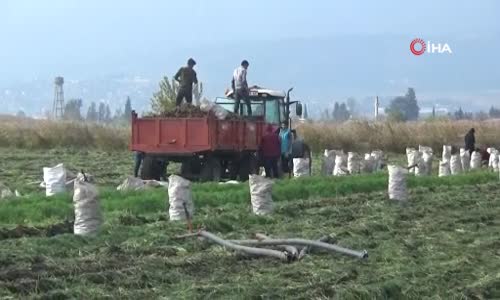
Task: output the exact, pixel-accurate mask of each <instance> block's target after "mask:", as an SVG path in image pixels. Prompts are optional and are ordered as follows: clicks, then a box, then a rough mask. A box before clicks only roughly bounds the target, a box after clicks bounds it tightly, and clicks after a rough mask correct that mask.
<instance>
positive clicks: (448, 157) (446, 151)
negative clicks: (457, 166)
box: [442, 145, 451, 162]
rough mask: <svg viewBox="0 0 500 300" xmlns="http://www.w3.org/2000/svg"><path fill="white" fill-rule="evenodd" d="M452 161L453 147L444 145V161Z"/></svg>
mask: <svg viewBox="0 0 500 300" xmlns="http://www.w3.org/2000/svg"><path fill="white" fill-rule="evenodd" d="M450 160H451V146H449V145H444V146H443V157H442V161H446V162H450Z"/></svg>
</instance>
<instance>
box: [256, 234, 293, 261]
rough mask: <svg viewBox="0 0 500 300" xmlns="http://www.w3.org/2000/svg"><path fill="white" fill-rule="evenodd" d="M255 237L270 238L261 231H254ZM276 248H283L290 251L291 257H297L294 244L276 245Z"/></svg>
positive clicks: (260, 238)
mask: <svg viewBox="0 0 500 300" xmlns="http://www.w3.org/2000/svg"><path fill="white" fill-rule="evenodd" d="M255 237H256V238H257V239H259V240H270V239H271V238H270V237H268V236H267V235H265V234H262V233H256V234H255ZM276 247H277V248H279V249H283V250H285V251H286V252H288V253H290V255H291V257H292V259H297V258H298V257H299V250H297V247H295V246H290V245H276Z"/></svg>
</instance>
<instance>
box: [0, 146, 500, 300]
mask: <svg viewBox="0 0 500 300" xmlns="http://www.w3.org/2000/svg"><path fill="white" fill-rule="evenodd" d="M53 151H54V152H43V151H41V150H36V151H29V152H28V151H24V150H20V151H18V152H17V153H15V152H11V151H8V150H7V149H3V150H2V152H1V154H0V155H1V157H2V162H7V163H8V164H9V165H7V167H6V168H2V173H1V174H0V178H2V180H3V181H4V182H5V183H8V184H10V185H14V186H12V188H14V187H17V188H23V187H24V186H25V183H26V182H29V181H37V180H38V181H39V180H41V168H42V167H43V166H46V165H51V163H57V162H60V161H61V160H62V161H64V162H65V164H68V165H69V166H70V169H72V168H74V169H75V170H78V169H79V168H83V167H85V168H86V169H88V172H89V173H92V174H94V175H95V176H96V177H97V179H98V185H99V187H100V200H101V207H102V210H103V213H104V218H105V224H104V226H103V228H102V231H101V233H100V234H99V235H98V236H97V237H85V238H83V237H78V236H74V235H72V234H71V233H70V232H71V230H72V225H71V220H72V218H73V208H72V203H71V195H70V194H67V195H60V196H57V197H54V198H49V199H47V198H45V197H44V196H43V193H42V191H40V190H39V189H38V188H37V187H36V185H35V186H34V187H33V188H31V189H27V190H23V191H25V192H26V193H29V195H28V196H26V197H23V198H20V199H12V200H5V201H3V202H1V203H0V244H1V247H0V265H1V266H2V267H1V268H0V298H2V299H4V298H5V299H18V298H28V299H71V298H86V299H94V298H121V299H130V298H136V299H137V298H142V299H151V298H162V297H163V298H168V299H202V298H203V299H205V298H216V299H220V298H223V299H224V298H225V299H235V298H238V299H248V298H256V299H275V298H283V299H330V298H334V299H388V298H392V299H415V298H441V299H452V298H461V299H492V298H498V297H500V275H499V273H498V270H499V269H500V263H498V261H499V260H498V256H499V254H500V252H499V250H498V249H499V247H498V245H499V244H500V238H498V234H497V233H498V231H499V230H500V222H499V221H498V218H497V216H498V214H499V213H500V204H499V201H498V200H500V190H499V182H498V175H497V174H494V173H489V172H486V171H485V172H476V173H469V174H464V175H458V176H453V177H444V178H438V177H437V176H432V177H423V178H416V177H410V178H409V183H408V184H409V187H410V191H411V192H410V200H409V201H408V202H407V203H404V204H402V203H396V202H391V201H388V200H387V196H386V189H387V175H386V174H385V173H378V174H373V175H361V176H352V177H342V178H333V177H311V178H303V179H293V180H283V181H280V182H278V183H276V184H275V187H274V189H273V199H274V201H275V213H274V214H273V215H272V216H267V217H257V216H254V215H252V213H251V209H250V201H249V198H250V197H249V191H248V185H247V184H237V185H219V184H213V183H212V184H194V185H193V198H194V199H193V200H194V203H195V207H196V211H195V216H194V220H193V221H194V226H195V227H197V226H199V225H203V226H205V227H206V229H207V230H209V231H210V232H213V233H215V234H217V235H219V236H221V237H223V238H225V239H247V238H252V236H253V234H255V233H257V232H261V233H267V234H268V235H270V236H273V237H301V238H307V239H317V238H320V237H322V236H324V235H332V236H334V237H335V239H336V240H337V243H338V244H339V245H342V246H345V247H349V248H353V249H356V250H363V249H366V250H367V251H368V253H369V258H368V259H367V260H359V259H355V258H351V257H347V256H342V255H339V254H331V253H325V252H313V253H311V254H309V255H307V256H306V257H305V258H304V259H303V260H301V261H295V262H290V263H283V262H280V261H277V260H273V259H269V258H249V257H246V256H243V255H239V254H235V253H233V252H229V251H226V250H224V249H223V248H221V247H219V246H216V245H213V244H210V243H208V242H204V241H199V240H196V239H184V240H179V239H175V238H174V237H175V236H176V235H179V234H183V233H186V224H185V223H183V222H170V221H168V211H167V210H168V206H167V193H166V191H165V190H162V189H161V188H160V189H154V190H150V191H143V192H131V193H120V192H117V191H116V190H115V187H116V185H117V184H118V183H119V182H120V181H121V180H122V179H123V177H124V174H130V173H131V172H132V157H131V154H130V153H129V152H117V153H113V152H99V151H88V152H87V156H85V155H82V154H81V153H82V150H79V151H76V152H71V151H67V150H59V151H60V152H57V150H53ZM83 153H85V152H84V151H83ZM30 155H31V156H30ZM393 157H394V159H396V160H401V157H398V156H393ZM2 166H3V165H2ZM21 167H22V170H23V171H22V172H21V171H19V170H20V169H21ZM315 169H317V165H316V166H315Z"/></svg>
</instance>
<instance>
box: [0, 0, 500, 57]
mask: <svg viewBox="0 0 500 300" xmlns="http://www.w3.org/2000/svg"><path fill="white" fill-rule="evenodd" d="M499 16H500V1H496V0H478V1H471V0H440V1H436V0H418V1H398V0H392V1H387V0H378V1H360V0H344V1H333V0H316V1H315V0H309V1H298V0H296V1H293V0H289V1H284V0H281V1H277V0H252V1H229V0H213V1H208V0H182V1H168V0H156V1H154V0H141V1H139V0H137V1H133V0H121V1H102V0H78V1H77V0H46V1H45V0H44V1H40V0H2V1H0V35H1V37H2V45H3V46H2V48H4V50H3V51H2V52H1V53H2V58H1V60H0V64H1V63H2V62H3V60H4V59H6V57H5V56H9V55H15V54H16V53H17V51H19V50H20V49H21V48H24V47H28V48H31V47H32V46H34V45H36V46H37V47H40V48H42V49H41V50H51V51H57V50H58V49H60V48H61V47H62V48H67V47H75V48H78V47H83V48H86V47H89V46H88V45H89V44H99V45H101V47H102V48H108V47H111V48H115V47H117V46H123V44H124V43H133V44H137V43H147V44H145V47H146V46H150V45H151V42H155V41H156V42H158V43H160V42H161V43H179V42H182V43H199V42H200V41H212V42H217V41H231V40H245V39H261V38H264V39H281V38H287V37H304V36H325V35H332V34H352V33H363V34H366V33H370V34H380V33H397V34H408V35H415V36H423V35H430V34H433V35H453V36H455V37H458V36H471V35H472V36H475V35H493V34H498V33H500V17H499ZM153 45H154V44H153ZM4 46H5V47H4ZM5 48H6V49H5ZM31 50H34V49H31ZM7 59H8V58H7Z"/></svg>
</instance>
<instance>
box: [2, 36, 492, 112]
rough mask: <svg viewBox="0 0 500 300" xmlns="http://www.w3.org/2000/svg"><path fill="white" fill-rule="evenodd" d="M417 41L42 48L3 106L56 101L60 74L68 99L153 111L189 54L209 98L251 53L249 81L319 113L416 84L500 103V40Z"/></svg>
mask: <svg viewBox="0 0 500 300" xmlns="http://www.w3.org/2000/svg"><path fill="white" fill-rule="evenodd" d="M413 38H414V37H413V36H396V35H346V36H334V37H327V38H310V39H286V40H260V41H259V40H257V41H252V40H249V41H247V42H236V43H233V44H227V43H226V44H216V45H214V44H212V45H210V44H208V45H180V46H178V47H177V48H176V49H175V50H174V49H172V47H171V45H162V46H160V47H154V48H151V49H149V48H147V49H144V47H143V46H142V45H127V47H126V49H124V51H123V53H117V57H116V58H114V57H103V56H100V54H99V53H83V54H82V57H81V60H80V61H79V62H78V64H75V63H74V62H73V61H65V60H61V59H56V58H55V57H51V55H50V54H41V57H39V58H38V59H42V60H45V61H46V63H45V66H44V68H41V69H36V70H34V69H31V68H30V61H27V62H25V63H23V64H22V65H19V64H18V65H16V66H15V68H16V73H19V74H21V73H22V74H34V75H33V77H35V76H36V77H37V78H38V79H37V80H34V79H28V80H23V81H21V80H17V79H13V78H8V77H5V75H0V76H1V77H0V85H1V86H0V104H1V105H2V108H1V110H2V111H9V112H15V111H17V110H18V109H19V108H23V109H25V110H28V111H32V112H37V111H40V110H41V108H42V107H50V101H51V99H52V78H53V77H54V76H55V75H59V74H60V75H62V76H65V78H67V84H66V85H65V87H66V95H67V98H69V97H78V98H83V100H84V103H87V104H88V103H89V102H90V101H96V102H99V101H106V102H109V103H110V104H111V106H112V107H113V109H115V108H117V107H120V106H121V105H122V104H123V103H124V101H125V97H126V96H127V95H130V96H131V97H132V100H133V103H134V105H135V106H136V107H141V108H143V107H147V105H148V101H149V98H150V96H151V94H152V93H153V92H154V91H155V90H156V88H157V83H158V82H159V80H160V79H161V77H162V76H164V75H168V76H169V77H170V76H171V75H172V74H174V73H175V71H176V70H177V68H178V67H180V66H181V65H183V64H184V63H185V60H186V59H187V58H188V57H194V58H195V59H196V60H197V61H198V65H197V71H198V74H199V78H200V80H202V81H203V82H204V84H205V85H204V86H205V94H206V95H207V96H209V97H210V98H211V97H215V96H218V95H221V94H222V93H223V91H224V89H225V88H226V87H228V86H229V82H230V79H231V74H232V70H233V69H234V68H235V67H236V66H238V64H239V62H240V61H241V60H242V59H243V58H246V59H248V60H249V61H250V69H249V75H248V78H249V81H250V82H251V83H252V84H259V85H261V86H267V87H272V88H279V89H286V88H288V87H290V86H294V87H295V90H294V96H296V97H297V98H299V99H301V100H303V101H305V102H310V103H318V104H320V107H316V109H321V105H325V106H326V105H331V104H332V103H333V101H341V100H345V99H346V98H347V97H349V96H353V97H355V98H356V99H357V100H358V102H360V103H361V104H362V105H364V106H367V105H368V104H369V105H370V109H371V105H372V102H371V100H370V101H369V103H366V102H367V100H366V99H373V97H374V96H375V95H379V96H381V97H382V98H383V99H384V101H386V100H385V99H387V98H389V100H390V98H391V97H393V96H395V95H401V94H404V93H405V92H406V89H407V87H408V86H411V87H414V88H415V90H416V93H417V98H418V99H419V100H420V101H422V103H429V104H430V105H432V103H438V104H440V105H448V106H449V105H455V106H463V107H467V109H468V110H479V109H487V108H489V107H490V106H491V105H494V104H497V105H498V104H499V103H500V102H499V100H500V87H499V83H500V60H498V59H497V55H498V53H500V39H498V37H475V38H448V37H421V38H424V39H425V40H432V41H435V42H438V41H443V42H446V43H448V44H449V45H450V47H451V49H452V51H453V54H452V55H439V54H427V53H426V54H424V55H422V56H419V57H417V56H414V55H413V54H411V53H410V50H409V44H410V41H411V40H412V39H413ZM180 48H182V49H180ZM12 67H14V66H12ZM7 68H9V66H7ZM36 72H38V73H36ZM1 82H4V83H3V84H2V83H1ZM312 108H313V107H312ZM311 112H312V113H314V111H311Z"/></svg>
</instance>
